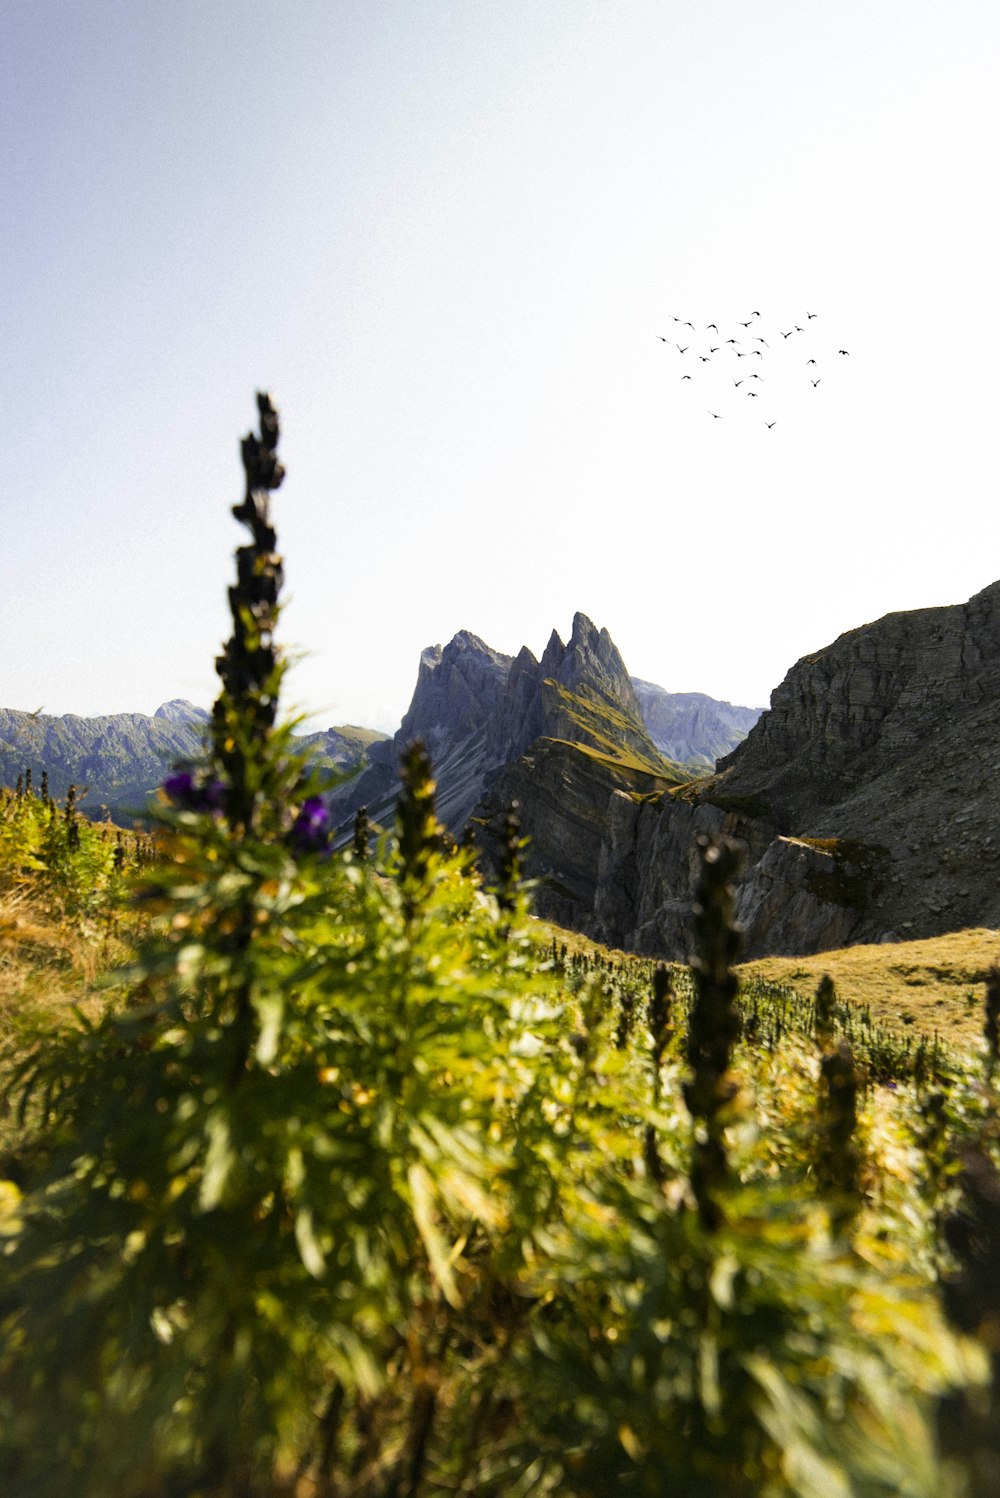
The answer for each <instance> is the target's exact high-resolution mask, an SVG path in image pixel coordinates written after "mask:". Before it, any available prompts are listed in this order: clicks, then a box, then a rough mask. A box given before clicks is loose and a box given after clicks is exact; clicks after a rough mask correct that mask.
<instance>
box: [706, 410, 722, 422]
mask: <svg viewBox="0 0 1000 1498" xmlns="http://www.w3.org/2000/svg"><path fill="white" fill-rule="evenodd" d="M708 414H709V416H714V417H715V419H716V421H721V420H722V417H721V416H720V415H719V413H718V411H709V413H708Z"/></svg>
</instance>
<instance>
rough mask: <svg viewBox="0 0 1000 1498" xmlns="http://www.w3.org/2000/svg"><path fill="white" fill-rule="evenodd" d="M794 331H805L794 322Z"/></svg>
mask: <svg viewBox="0 0 1000 1498" xmlns="http://www.w3.org/2000/svg"><path fill="white" fill-rule="evenodd" d="M795 331H796V333H804V332H805V328H800V327H799V325H798V323H796V324H795Z"/></svg>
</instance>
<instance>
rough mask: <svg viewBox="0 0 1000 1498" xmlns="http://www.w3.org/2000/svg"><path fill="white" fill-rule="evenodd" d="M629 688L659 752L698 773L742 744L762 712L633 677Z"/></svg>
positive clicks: (702, 694) (709, 767) (708, 768)
mask: <svg viewBox="0 0 1000 1498" xmlns="http://www.w3.org/2000/svg"><path fill="white" fill-rule="evenodd" d="M632 685H633V687H634V688H635V694H636V697H637V698H638V699H639V707H640V709H641V711H642V716H643V721H644V722H645V724H646V727H647V728H648V729H649V733H650V737H651V738H652V740H653V743H654V744H655V745H656V747H657V749H659V751H660V753H661V754H665V755H666V756H667V758H668V759H673V760H676V761H677V762H678V763H679V764H686V765H692V766H695V767H697V768H698V769H699V770H714V769H715V762H716V760H717V759H721V758H722V756H723V755H726V754H729V753H730V752H731V751H732V750H733V749H735V748H736V746H737V744H740V743H742V742H743V740H744V739H745V738H746V736H747V734H748V733H749V732H750V729H751V728H752V727H753V725H754V724H755V723H756V721H757V719H758V718H759V717H760V715H761V713H762V712H763V710H764V709H763V708H760V707H734V706H733V705H732V703H731V702H717V701H716V700H715V698H714V697H706V696H705V695H704V693H702V692H666V691H664V689H663V687H658V686H655V685H654V684H653V683H652V682H650V681H640V679H639V678H638V677H637V676H633V677H632Z"/></svg>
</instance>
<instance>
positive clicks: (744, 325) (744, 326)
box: [740, 317, 753, 328]
mask: <svg viewBox="0 0 1000 1498" xmlns="http://www.w3.org/2000/svg"><path fill="white" fill-rule="evenodd" d="M752 322H753V318H752V317H751V318H750V319H749V321H748V322H741V323H740V327H741V328H748V327H749V326H750V323H752Z"/></svg>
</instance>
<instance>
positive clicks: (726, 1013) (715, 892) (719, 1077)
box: [684, 836, 740, 1228]
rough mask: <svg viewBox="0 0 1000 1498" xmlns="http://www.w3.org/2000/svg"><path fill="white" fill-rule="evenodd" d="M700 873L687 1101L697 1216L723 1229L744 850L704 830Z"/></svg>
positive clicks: (706, 1224)
mask: <svg viewBox="0 0 1000 1498" xmlns="http://www.w3.org/2000/svg"><path fill="white" fill-rule="evenodd" d="M698 846H699V850H700V854H701V874H700V877H699V880H698V886H697V889H696V892H695V902H694V929H695V945H696V949H697V951H696V956H695V957H694V959H693V961H692V963H691V967H692V969H693V972H694V977H695V1002H694V1007H693V1008H692V1010H691V1019H690V1024H689V1028H688V1042H687V1059H688V1062H689V1064H690V1066H691V1076H690V1078H689V1080H688V1081H687V1082H686V1083H685V1084H684V1101H685V1102H686V1103H687V1106H688V1109H689V1111H690V1113H691V1116H692V1118H693V1119H694V1123H695V1142H694V1151H693V1154H692V1159H691V1189H692V1191H693V1193H694V1197H695V1201H696V1202H697V1204H698V1216H699V1218H700V1220H701V1222H702V1225H703V1226H704V1227H706V1228H715V1227H718V1226H719V1225H720V1223H721V1221H722V1209H721V1207H720V1206H719V1202H718V1194H719V1192H720V1190H721V1189H722V1187H723V1186H724V1185H725V1182H726V1178H727V1174H728V1161H727V1157H726V1145H725V1138H724V1129H725V1123H726V1110H727V1106H728V1104H729V1103H730V1102H731V1101H732V1098H733V1095H734V1092H735V1084H734V1083H733V1080H732V1078H731V1077H730V1075H729V1062H730V1056H731V1054H732V1048H733V1045H734V1044H735V1042H736V1040H737V1038H738V1036H739V1033H740V1019H739V1014H738V1012H737V1009H736V992H737V987H738V982H737V977H736V974H735V972H734V971H733V964H734V963H735V961H736V958H737V956H738V953H739V947H740V935H739V932H738V931H737V930H736V928H735V926H734V925H733V919H732V915H733V881H734V880H735V878H736V875H737V873H738V872H739V868H740V854H739V850H738V848H737V846H736V844H735V843H733V842H730V841H729V840H728V839H720V840H718V841H715V840H714V839H712V838H708V837H705V836H701V837H699V839H698Z"/></svg>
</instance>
